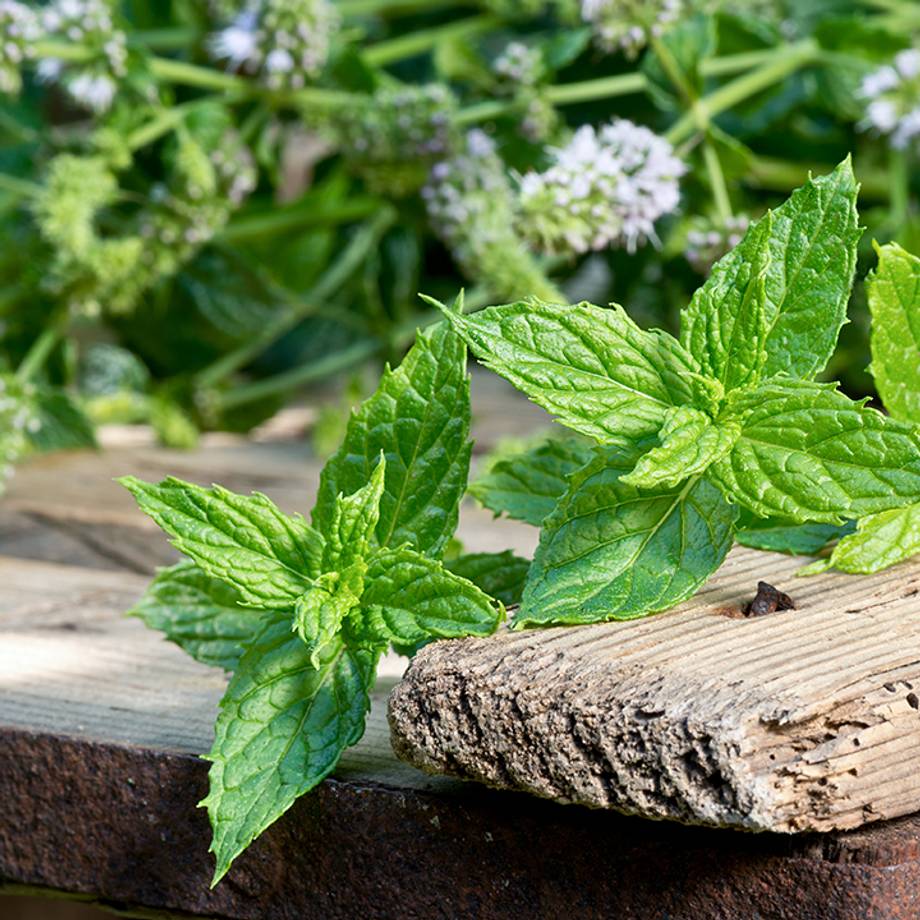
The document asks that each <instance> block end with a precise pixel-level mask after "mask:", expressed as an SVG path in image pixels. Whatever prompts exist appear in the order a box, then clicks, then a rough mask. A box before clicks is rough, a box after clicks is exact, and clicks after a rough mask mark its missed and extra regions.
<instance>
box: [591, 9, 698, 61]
mask: <svg viewBox="0 0 920 920" xmlns="http://www.w3.org/2000/svg"><path fill="white" fill-rule="evenodd" d="M687 7H688V3H687V0H581V18H582V19H583V20H584V21H585V22H586V23H588V24H589V25H590V26H591V27H592V28H593V30H594V36H595V41H596V43H597V44H598V45H599V46H600V47H601V48H603V49H604V50H606V51H617V50H619V51H623V52H624V53H625V54H626V55H627V56H628V57H631V58H632V57H635V56H636V55H637V54H638V53H639V52H640V51H641V50H642V48H644V47H645V45H646V44H647V42H648V39H649V37H650V36H655V37H657V36H659V35H662V34H663V33H664V31H665V30H666V29H667V28H668V27H669V26H670V25H671V24H672V23H674V22H676V21H677V20H678V19H680V18H681V17H682V16H683V15H684V14H685V13H686V12H688V9H687Z"/></svg>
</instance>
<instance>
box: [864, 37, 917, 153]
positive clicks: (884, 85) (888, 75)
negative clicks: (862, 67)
mask: <svg viewBox="0 0 920 920" xmlns="http://www.w3.org/2000/svg"><path fill="white" fill-rule="evenodd" d="M859 95H860V96H861V97H862V99H863V100H864V101H865V102H866V103H867V106H866V117H865V120H864V122H863V123H862V127H864V128H868V129H870V130H874V131H876V132H877V133H878V134H885V135H888V139H889V141H890V143H891V146H892V147H894V148H896V149H898V150H903V149H904V148H905V147H907V146H909V145H910V144H911V143H912V142H913V140H914V138H915V137H916V136H917V135H918V134H920V50H917V49H916V48H910V49H908V50H906V51H901V52H899V53H898V54H897V55H895V58H894V61H893V62H892V63H891V64H888V65H886V66H885V67H882V68H880V69H879V70H875V71H873V72H872V73H870V74H869V75H868V76H867V77H865V78H864V79H863V82H862V85H861V86H860V89H859Z"/></svg>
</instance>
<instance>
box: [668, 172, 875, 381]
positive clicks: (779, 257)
mask: <svg viewBox="0 0 920 920" xmlns="http://www.w3.org/2000/svg"><path fill="white" fill-rule="evenodd" d="M858 189H859V186H858V185H857V183H856V179H855V177H854V176H853V168H852V166H851V164H850V160H849V158H848V159H846V160H845V161H844V162H843V163H841V164H840V165H839V166H838V167H837V168H836V169H835V170H834V171H833V172H832V173H831V174H830V175H827V176H820V177H818V178H817V179H809V181H808V182H806V183H805V185H803V186H802V187H801V188H800V189H797V190H796V191H795V192H793V193H792V195H791V196H790V198H789V199H788V200H787V201H785V202H784V203H783V204H782V205H781V206H780V207H779V208H777V209H776V210H775V211H773V212H772V217H771V218H770V224H771V225H770V236H769V249H770V253H769V265H768V267H767V270H766V274H765V276H764V287H765V312H766V325H767V330H768V331H767V336H766V343H765V350H766V361H765V363H764V366H763V370H762V376H763V377H772V376H774V375H776V374H780V373H786V374H789V375H790V376H792V377H801V378H804V379H810V378H812V377H814V376H815V375H816V374H817V373H818V372H819V371H821V370H823V369H824V367H825V366H826V365H827V362H828V360H829V359H830V357H831V355H832V354H833V352H834V348H835V347H836V344H837V336H838V335H839V333H840V327H841V326H842V325H843V324H844V323H845V322H846V308H847V301H848V300H849V297H850V289H851V287H852V286H853V274H854V272H855V270H856V244H857V242H858V240H859V237H860V233H861V231H860V229H859V224H858V219H857V214H856V194H857V191H858ZM763 223H764V221H763V220H761V221H760V222H759V223H758V224H755V225H754V226H753V227H752V228H751V229H750V230H749V231H748V234H747V236H746V237H745V239H744V240H743V241H742V242H741V243H740V244H739V245H738V246H737V247H735V249H734V250H732V251H731V252H730V253H729V254H728V255H727V256H725V257H724V258H723V259H721V260H720V262H719V264H718V267H717V272H718V279H717V280H716V281H715V282H714V283H713V285H712V287H711V288H710V290H709V292H707V294H705V295H703V294H700V295H699V296H700V302H699V303H697V305H696V307H694V305H693V304H691V306H690V308H689V309H688V311H686V313H685V320H686V322H687V326H686V327H685V328H684V329H683V330H682V336H681V340H682V341H683V342H684V344H685V345H686V346H687V347H688V348H690V349H691V351H693V353H694V354H695V355H697V357H699V358H700V360H701V362H702V363H703V366H704V369H705V368H706V367H707V362H705V361H703V356H704V355H707V354H712V352H713V351H715V353H716V354H721V353H722V352H723V351H724V346H722V345H720V344H719V342H720V341H723V340H721V339H717V338H716V337H717V336H721V335H722V334H723V330H724V329H725V328H726V327H725V326H724V325H723V311H725V312H726V313H729V312H731V305H732V302H733V301H732V295H731V294H730V293H729V292H728V291H727V290H725V289H724V288H723V284H724V283H727V282H728V281H729V279H731V278H732V277H737V278H739V279H741V278H743V277H744V270H743V268H742V267H741V265H739V264H738V263H741V262H745V261H750V262H751V264H752V265H754V264H756V258H757V247H756V245H755V244H754V239H755V238H756V237H757V236H758V235H759V234H760V233H762V232H763V231H762V224H763ZM714 274H715V272H714ZM706 287H707V285H704V288H703V289H704V290H705V289H706ZM720 289H722V290H724V292H725V294H726V296H727V297H728V300H726V301H724V302H723V301H721V300H720V299H719V298H718V296H717V294H718V292H719V290H720ZM694 301H696V297H695V298H694ZM707 301H708V302H709V303H707ZM710 306H712V307H713V308H715V309H716V310H717V313H716V315H715V316H714V317H712V318H711V319H710V318H708V317H706V316H705V315H703V314H704V313H705V310H706V309H708V308H709V307H710ZM731 332H733V330H731V331H729V334H731ZM742 338H743V336H742ZM724 341H728V340H727V339H725V340H724ZM748 363H749V361H748V360H745V361H744V362H742V365H741V369H740V373H739V377H743V376H744V374H745V373H746V367H747V365H748ZM712 369H713V370H717V371H719V373H728V374H732V373H734V372H733V371H732V370H731V368H730V367H726V366H725V365H723V364H722V363H720V361H718V360H717V361H716V363H715V366H714V367H712ZM728 388H729V387H728V386H726V389H728Z"/></svg>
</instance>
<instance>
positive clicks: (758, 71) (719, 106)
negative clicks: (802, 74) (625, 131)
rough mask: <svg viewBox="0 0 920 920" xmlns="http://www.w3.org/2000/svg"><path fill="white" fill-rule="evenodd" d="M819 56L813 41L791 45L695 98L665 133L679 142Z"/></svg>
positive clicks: (671, 139) (671, 140) (675, 141)
mask: <svg viewBox="0 0 920 920" xmlns="http://www.w3.org/2000/svg"><path fill="white" fill-rule="evenodd" d="M819 55H820V50H819V49H818V47H817V46H816V45H815V44H814V43H813V42H810V41H808V42H802V43H801V44H798V45H790V46H789V47H788V48H787V49H786V53H785V54H783V55H781V56H780V57H778V58H776V59H775V60H772V61H770V62H769V63H766V64H764V65H763V66H761V67H757V68H755V69H754V70H752V71H750V72H749V73H746V74H745V75H744V76H742V77H738V79H737V80H732V82H731V83H726V84H725V85H724V86H721V87H719V89H717V90H715V91H714V92H712V93H710V94H709V95H708V96H705V97H704V98H702V99H700V100H698V101H697V102H696V104H695V105H694V106H693V108H692V110H691V111H689V112H687V113H686V114H685V115H683V116H682V117H681V118H679V119H678V120H677V121H676V122H675V123H674V125H673V126H672V127H671V129H670V131H668V133H667V134H666V135H665V136H666V137H667V139H668V140H669V141H670V142H671V143H672V144H679V143H680V142H681V141H683V140H685V139H687V138H688V137H690V136H691V135H692V134H693V133H694V132H696V131H697V130H699V128H700V126H701V125H708V124H709V123H710V121H712V119H713V118H715V117H716V116H717V115H720V114H721V113H722V112H724V111H726V110H727V109H730V108H731V107H732V106H735V105H737V104H738V103H739V102H744V100H745V99H749V98H750V97H751V96H755V95H757V93H760V92H763V90H765V89H768V88H769V87H771V86H773V85H774V84H775V83H778V82H779V81H780V80H782V79H784V78H785V77H788V76H789V74H791V73H794V72H795V71H796V70H799V69H800V68H801V67H804V66H806V65H807V64H810V63H812V62H813V61H815V60H816V59H817V58H818V56H819Z"/></svg>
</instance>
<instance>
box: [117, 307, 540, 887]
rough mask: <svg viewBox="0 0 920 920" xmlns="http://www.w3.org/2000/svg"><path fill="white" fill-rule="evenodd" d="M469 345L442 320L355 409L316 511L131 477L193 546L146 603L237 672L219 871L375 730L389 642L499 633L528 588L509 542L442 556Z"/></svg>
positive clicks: (149, 613)
mask: <svg viewBox="0 0 920 920" xmlns="http://www.w3.org/2000/svg"><path fill="white" fill-rule="evenodd" d="M465 364H466V349H465V346H464V344H463V342H462V341H461V339H460V338H459V336H457V335H456V334H455V333H454V332H453V330H452V329H451V328H450V327H449V326H448V324H446V323H442V324H440V325H438V326H436V327H432V328H430V329H428V330H426V331H425V332H422V333H420V334H419V337H418V340H417V342H416V344H415V346H414V347H413V348H412V350H411V351H410V352H409V354H408V355H407V357H406V358H405V360H404V361H403V362H402V364H401V365H400V366H399V368H398V369H397V370H395V371H390V370H387V371H386V372H385V373H384V375H383V379H382V380H381V382H380V385H379V387H378V389H377V391H376V392H375V393H374V394H373V395H372V396H371V397H370V398H369V399H368V400H367V401H366V402H365V403H364V404H363V405H362V406H360V407H359V408H358V409H357V410H356V411H355V412H354V413H353V415H352V417H351V419H350V421H349V424H348V429H347V433H346V435H345V440H344V442H343V444H342V446H341V447H340V449H339V450H338V452H337V453H336V454H335V455H334V456H333V457H332V458H331V459H330V460H329V462H328V463H327V464H326V466H325V468H324V469H323V471H322V476H321V483H320V489H319V496H318V498H317V502H316V506H315V508H314V509H313V514H312V523H309V524H308V523H307V521H306V520H304V519H303V518H302V517H300V516H297V515H295V516H293V517H292V516H288V515H285V514H283V513H282V512H281V511H280V510H279V509H278V508H277V507H276V506H275V505H274V504H273V503H272V502H271V501H270V500H269V499H268V498H266V497H265V496H264V495H260V494H258V493H255V494H253V495H249V496H243V495H236V494H234V493H232V492H229V491H227V490H226V489H222V488H221V487H220V486H214V487H212V488H210V489H205V488H202V487H200V486H196V485H192V484H191V483H187V482H182V481H181V480H178V479H173V478H168V479H165V480H163V481H162V482H161V483H159V484H152V483H146V482H142V481H140V480H138V479H135V478H134V477H127V478H125V479H123V480H122V482H123V483H124V485H125V486H126V487H127V488H128V489H129V490H130V491H131V492H132V493H133V495H134V496H135V498H136V499H137V502H138V505H139V506H140V507H141V508H142V509H143V510H144V511H146V512H147V513H148V514H149V515H150V516H151V517H152V518H153V519H154V520H155V521H156V522H157V523H158V524H159V525H160V526H161V527H162V528H163V530H164V531H166V533H167V534H169V535H170V537H171V538H172V542H173V544H174V545H175V546H176V547H177V548H178V549H179V550H180V551H181V552H182V553H184V554H185V556H186V557H187V561H184V562H181V563H179V564H178V565H176V566H173V567H172V568H169V569H165V570H163V571H161V572H160V573H159V574H158V575H157V577H156V578H155V579H154V581H153V583H152V584H151V586H150V588H149V590H148V591H147V593H146V594H145V596H144V597H143V598H142V600H141V601H140V602H139V604H138V605H137V607H136V608H135V609H134V611H133V613H134V614H135V615H136V616H138V617H140V618H141V619H142V620H143V621H144V622H145V623H146V624H147V625H148V626H150V627H152V628H154V629H158V630H161V631H162V632H164V633H165V635H166V637H167V638H168V639H170V640H171V641H173V642H175V643H176V644H178V645H179V646H180V647H181V648H183V649H184V650H185V651H186V652H188V653H189V654H190V655H191V656H192V657H194V658H196V659H197V660H199V661H201V662H203V663H205V664H210V665H214V666H217V667H222V668H225V669H227V670H230V671H232V672H233V676H232V677H231V679H230V683H229V686H228V688H227V692H226V694H225V696H224V698H223V700H222V701H221V707H220V713H219V715H218V718H217V723H216V726H215V739H214V745H213V747H212V749H211V752H210V754H209V755H208V757H207V759H208V760H210V761H211V769H210V774H209V778H210V792H209V794H208V796H207V798H206V799H205V800H204V801H203V802H202V805H204V806H206V807H207V809H208V813H209V815H210V818H211V826H212V828H213V841H212V845H211V849H212V851H213V852H214V854H215V858H216V870H215V874H214V883H215V884H216V883H217V882H218V881H219V880H220V879H221V878H222V877H223V875H224V874H225V873H226V872H227V870H228V869H229V867H230V865H231V863H232V862H233V860H234V859H235V858H236V857H237V856H238V855H239V854H240V853H241V852H242V851H243V850H244V849H245V848H246V847H247V846H248V845H249V843H251V842H252V840H254V839H255V838H256V837H257V836H258V835H259V834H260V833H261V832H262V831H263V830H265V828H266V827H268V826H269V825H270V824H271V823H272V822H273V821H275V820H276V819H277V818H278V817H280V816H281V815H282V814H283V813H284V812H285V811H287V809H288V808H290V806H291V805H292V804H293V803H294V801H295V800H296V799H297V798H298V797H299V796H301V795H303V794H304V793H306V792H308V791H309V790H310V789H312V788H313V787H314V786H316V784H317V783H319V782H320V781H321V780H323V779H324V778H325V777H326V776H328V775H329V773H331V772H332V770H334V769H335V766H336V764H337V763H338V761H339V758H340V756H341V754H342V751H343V750H345V748H347V747H349V746H350V745H352V744H355V743H356V742H357V741H358V740H359V739H360V737H361V735H362V733H363V731H364V723H365V716H366V713H367V710H368V707H369V705H370V697H369V693H370V690H371V689H372V687H373V685H374V678H375V672H376V667H377V663H378V661H379V659H380V656H381V654H382V653H383V652H384V651H385V650H386V648H387V647H388V646H390V645H392V646H393V647H394V648H397V649H400V650H411V649H414V648H417V647H418V646H419V645H422V644H424V643H425V642H428V641H431V640H432V639H436V638H445V637H455V636H465V635H479V636H483V635H487V634H489V633H491V632H493V631H494V630H495V629H496V627H497V626H498V624H499V622H500V621H501V619H502V617H503V614H504V607H503V605H502V603H501V602H500V601H493V600H492V599H491V598H490V597H489V596H488V594H486V593H485V592H484V591H483V590H482V589H481V588H480V587H477V585H476V584H474V582H478V583H479V584H481V585H483V586H485V587H486V589H487V590H488V591H489V593H491V594H493V595H496V596H498V597H502V596H506V597H513V596H514V595H515V593H516V592H519V591H520V582H521V581H522V578H523V572H522V568H521V564H520V560H515V559H514V557H513V556H511V554H507V553H505V554H498V555H496V556H491V555H489V554H476V555H469V556H463V555H461V556H457V557H455V558H453V559H452V560H451V561H450V563H449V564H444V563H443V562H442V556H443V555H444V552H445V550H446V549H447V548H448V543H449V541H450V540H451V538H452V536H453V532H454V530H455V528H456V525H457V513H458V505H459V503H460V500H461V498H462V496H463V493H464V491H465V488H466V481H467V474H468V468H469V459H470V441H469V421H470V406H469V380H468V377H467V375H466V370H465Z"/></svg>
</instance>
